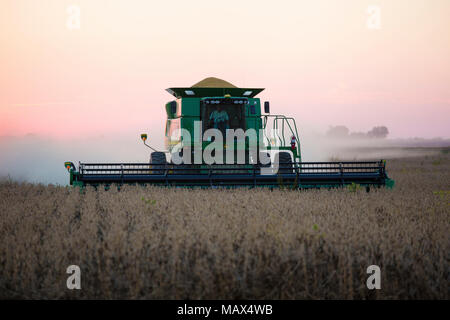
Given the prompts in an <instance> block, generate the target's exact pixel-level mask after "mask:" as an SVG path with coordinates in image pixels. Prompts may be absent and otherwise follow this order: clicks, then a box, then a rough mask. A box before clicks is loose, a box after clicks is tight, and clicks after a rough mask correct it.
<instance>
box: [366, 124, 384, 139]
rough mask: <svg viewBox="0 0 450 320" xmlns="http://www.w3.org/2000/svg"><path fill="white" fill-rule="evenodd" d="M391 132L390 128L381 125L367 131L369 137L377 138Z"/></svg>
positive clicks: (382, 137)
mask: <svg viewBox="0 0 450 320" xmlns="http://www.w3.org/2000/svg"><path fill="white" fill-rule="evenodd" d="M388 134H389V130H388V128H386V127H385V126H379V127H373V129H372V130H370V131H369V132H367V136H368V137H372V138H377V139H384V138H386V137H387V135H388Z"/></svg>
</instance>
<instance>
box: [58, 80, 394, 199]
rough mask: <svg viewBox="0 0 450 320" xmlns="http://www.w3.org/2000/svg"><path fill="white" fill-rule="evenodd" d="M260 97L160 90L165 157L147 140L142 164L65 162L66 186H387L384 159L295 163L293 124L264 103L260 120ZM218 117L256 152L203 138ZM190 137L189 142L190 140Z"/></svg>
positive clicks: (212, 89) (215, 88)
mask: <svg viewBox="0 0 450 320" xmlns="http://www.w3.org/2000/svg"><path fill="white" fill-rule="evenodd" d="M263 90H264V89H261V88H237V87H235V86H234V85H232V84H230V83H228V82H226V81H223V80H220V79H217V78H207V79H204V80H203V81H200V82H199V83H197V84H195V85H193V86H192V87H187V88H169V89H167V91H168V92H169V93H170V94H172V95H173V96H174V97H175V98H176V100H173V101H171V102H168V103H167V104H166V105H165V109H166V112H167V122H166V131H165V139H166V148H167V151H165V152H161V151H157V150H155V149H154V148H152V147H151V146H149V145H148V144H147V143H146V140H147V135H146V134H142V135H141V139H142V140H143V142H144V144H145V145H146V146H147V147H149V148H150V149H152V152H151V154H150V162H149V163H79V166H78V170H77V168H76V167H75V165H74V164H73V163H72V162H66V163H65V167H66V168H67V170H68V171H69V173H70V184H71V185H74V186H81V187H83V186H86V185H92V186H99V185H104V186H105V187H106V188H109V187H110V185H112V184H117V185H119V186H120V185H122V184H142V185H159V186H176V187H241V186H242V187H270V188H274V187H289V188H292V189H305V188H321V187H326V188H334V187H341V186H346V185H360V186H363V187H366V190H367V191H369V190H370V187H380V186H387V187H392V186H393V185H394V181H393V180H391V179H389V178H388V176H387V173H386V167H385V166H386V161H384V160H379V161H352V162H344V161H342V162H302V159H301V152H300V143H299V141H300V140H299V135H298V132H297V126H296V123H295V120H294V119H293V118H290V117H286V116H284V115H273V114H270V106H269V102H267V101H266V102H265V103H264V114H263V113H262V112H261V103H260V99H259V98H255V96H256V95H257V94H259V93H260V92H261V91H263ZM223 111H225V113H226V115H227V116H226V117H225V120H226V121H224V122H225V123H226V129H233V130H235V131H234V132H239V131H240V132H241V133H242V132H244V131H245V132H246V133H247V132H249V131H248V130H249V129H250V131H251V129H254V130H255V132H256V133H257V134H255V137H256V146H257V147H256V148H253V147H251V142H252V141H251V138H250V137H249V136H244V138H242V136H241V137H240V138H239V137H238V138H233V140H229V141H226V140H225V139H224V140H223V141H222V142H220V140H218V141H216V139H217V137H212V136H211V135H210V134H208V132H211V130H209V129H211V128H216V129H218V131H220V130H222V131H221V132H224V131H225V130H224V126H222V127H217V126H215V125H214V124H215V122H214V115H212V113H213V112H219V113H220V112H222V115H223ZM222 120H223V119H222ZM217 123H221V122H217ZM181 129H182V130H181ZM239 129H241V130H239ZM208 130H209V131H208ZM213 131H214V130H213ZM229 131H232V130H229ZM229 131H226V132H227V133H228V132H229ZM268 131H271V132H268ZM216 132H217V130H216ZM196 135H197V138H196ZM198 136H200V138H198ZM190 137H194V139H192V140H193V141H191V139H190ZM188 138H189V139H188ZM230 141H232V142H231V144H230V143H229V142H230ZM225 142H228V143H225ZM253 142H254V141H253ZM213 143H215V146H217V145H220V146H223V150H222V151H219V152H220V153H222V152H223V154H222V156H221V158H222V161H220V160H219V161H217V159H220V154H215V153H216V151H217V150H216V149H214V148H212V146H213ZM254 144H255V143H253V145H254ZM212 149H213V150H212ZM206 153H207V154H209V155H212V156H213V157H217V158H215V159H216V160H215V161H213V162H211V161H205V158H204V155H205V154H206ZM239 155H240V158H239ZM242 155H243V156H242ZM168 156H170V160H169V159H168V158H169V157H168ZM255 158H257V159H255ZM230 159H232V160H230ZM230 161H231V162H230Z"/></svg>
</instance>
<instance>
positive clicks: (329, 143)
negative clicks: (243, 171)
mask: <svg viewBox="0 0 450 320" xmlns="http://www.w3.org/2000/svg"><path fill="white" fill-rule="evenodd" d="M149 139H150V142H149V143H150V144H151V145H152V146H154V147H155V148H157V149H163V148H164V142H163V141H164V138H163V135H162V134H156V135H153V134H152V135H150V136H149ZM300 143H301V150H302V160H303V161H337V160H378V159H392V158H399V157H412V156H423V155H426V154H432V153H434V152H435V151H433V149H432V148H441V147H449V146H450V139H442V138H436V139H421V138H410V139H373V138H372V139H369V138H350V137H346V138H342V137H329V136H327V135H325V134H318V133H314V132H312V131H307V132H304V133H303V132H300ZM424 148H430V149H424ZM149 154H150V150H149V149H147V148H146V147H145V146H144V145H143V144H142V142H141V141H140V139H139V132H134V133H127V134H120V135H119V134H117V135H111V136H107V137H106V136H96V137H91V138H80V139H73V138H72V139H68V140H63V139H60V140H56V139H51V138H45V137H42V136H38V135H33V134H29V135H26V136H22V137H0V178H2V179H5V178H6V179H11V180H14V181H27V182H33V183H43V184H49V183H51V184H60V185H66V184H67V183H68V174H67V171H66V169H65V168H64V162H65V161H72V162H74V163H75V164H76V165H78V162H79V161H81V162H147V161H149Z"/></svg>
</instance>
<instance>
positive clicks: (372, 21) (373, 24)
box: [366, 5, 381, 30]
mask: <svg viewBox="0 0 450 320" xmlns="http://www.w3.org/2000/svg"><path fill="white" fill-rule="evenodd" d="M367 14H368V17H367V22H366V26H367V28H368V29H370V30H380V29H381V8H380V6H377V5H370V6H368V7H367Z"/></svg>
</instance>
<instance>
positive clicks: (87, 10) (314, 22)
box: [0, 0, 450, 140]
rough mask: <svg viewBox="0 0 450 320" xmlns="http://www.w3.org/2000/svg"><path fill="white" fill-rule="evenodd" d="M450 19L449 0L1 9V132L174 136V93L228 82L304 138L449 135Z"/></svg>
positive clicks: (78, 0) (36, 1)
mask: <svg viewBox="0 0 450 320" xmlns="http://www.w3.org/2000/svg"><path fill="white" fill-rule="evenodd" d="M71 5H75V6H78V7H79V8H80V20H79V21H80V25H79V27H80V28H79V29H78V28H76V27H75V28H74V27H73V26H74V25H73V24H71V22H73V20H70V19H71V14H70V13H69V12H68V11H67V10H68V8H69V7H70V6H71ZM370 5H375V6H378V7H379V8H380V20H379V21H380V24H379V29H373V28H369V27H368V24H367V23H368V19H369V18H370V17H369V14H368V12H367V9H368V7H369V6H370ZM71 13H72V14H73V12H71ZM449 17H450V1H448V0H386V1H380V0H368V1H366V0H342V1H334V0H327V1H325V0H322V1H320V0H319V1H317V0H315V1H310V0H308V1H300V0H294V1H283V0H279V1H262V0H258V1H234V0H227V1H211V0H209V1H197V0H192V1H175V0H172V1H148V0H142V1H138V0H126V1H125V0H116V1H114V0H95V1H92V0H71V1H65V0H2V1H1V2H0V136H23V135H26V134H29V133H32V134H35V135H38V136H44V137H47V138H54V139H73V138H86V137H90V136H109V135H128V134H130V135H131V134H138V133H140V132H148V133H149V135H150V136H152V135H153V136H156V137H162V132H163V128H164V121H165V114H164V113H163V111H164V110H163V105H164V103H166V102H167V101H169V100H171V96H170V95H169V94H168V93H167V92H165V89H166V88H168V87H170V86H190V85H192V84H194V83H196V82H198V81H200V80H201V79H203V78H205V77H208V76H215V77H218V78H222V79H225V80H227V81H229V82H231V83H233V84H235V85H237V86H249V87H264V88H266V90H265V91H264V92H263V93H262V94H261V95H260V97H261V98H262V99H264V100H270V101H271V109H272V111H273V112H275V113H280V114H286V115H291V116H293V117H295V118H296V119H297V124H298V125H299V127H300V129H301V130H302V129H303V130H313V131H314V130H315V131H317V132H325V131H326V130H327V128H328V127H329V126H330V125H339V124H342V125H346V126H347V127H348V128H349V129H350V130H351V131H368V130H370V129H371V128H372V127H373V126H376V125H386V126H387V127H388V128H389V130H390V132H391V134H390V137H394V138H396V137H426V138H433V137H439V136H440V137H445V138H449V137H450V18H449ZM158 140H159V138H158Z"/></svg>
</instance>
